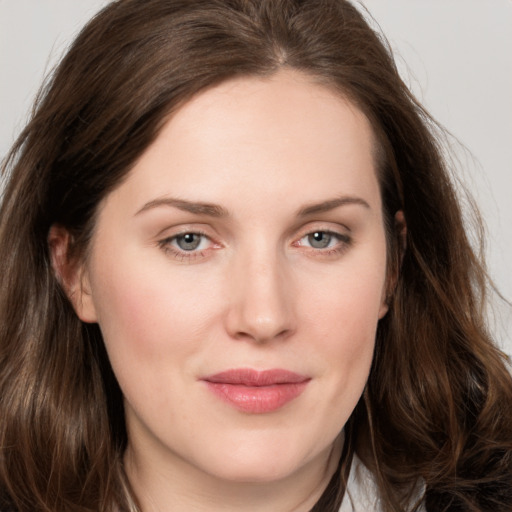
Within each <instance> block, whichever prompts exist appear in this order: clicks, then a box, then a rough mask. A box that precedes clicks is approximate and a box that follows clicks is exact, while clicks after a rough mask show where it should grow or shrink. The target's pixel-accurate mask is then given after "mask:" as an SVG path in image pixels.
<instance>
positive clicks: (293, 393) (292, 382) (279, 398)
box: [202, 368, 311, 414]
mask: <svg viewBox="0 0 512 512" xmlns="http://www.w3.org/2000/svg"><path fill="white" fill-rule="evenodd" d="M202 380H203V381H204V382H205V383H206V385H207V387H208V389H209V390H210V391H211V392H212V393H213V394H214V395H215V396H217V397H218V398H220V399H221V400H223V401H224V402H227V403H228V404H230V405H231V406H233V407H235V408H236V409H238V410H240V411H242V412H246V413H252V414H263V413H269V412H273V411H277V410H278V409H280V408H281V407H283V406H284V405H286V404H287V403H289V402H291V401H292V400H294V399H295V398H297V397H298V396H299V395H300V394H301V393H302V392H303V391H304V390H305V388H306V386H307V385H308V383H309V382H310V380H311V379H310V378H309V377H307V376H305V375H301V374H298V373H295V372H291V371H288V370H283V369H272V370H264V371H257V370H253V369H250V368H237V369H233V370H227V371H224V372H220V373H216V374H215V375H210V376H208V377H206V378H204V379H202Z"/></svg>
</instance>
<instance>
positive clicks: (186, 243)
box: [172, 233, 206, 251]
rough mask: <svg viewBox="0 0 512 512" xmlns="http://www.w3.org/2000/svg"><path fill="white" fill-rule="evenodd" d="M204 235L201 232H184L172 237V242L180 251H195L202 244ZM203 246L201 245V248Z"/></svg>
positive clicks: (204, 238) (204, 239)
mask: <svg viewBox="0 0 512 512" xmlns="http://www.w3.org/2000/svg"><path fill="white" fill-rule="evenodd" d="M205 241H206V237H205V236H204V235H202V234H201V233H184V234H183V235H178V236H176V237H174V238H173V239H172V242H174V244H175V245H176V246H177V247H178V248H179V249H181V250H182V251H195V250H197V249H199V248H200V247H201V245H204V242H205ZM202 248H203V247H201V249H202Z"/></svg>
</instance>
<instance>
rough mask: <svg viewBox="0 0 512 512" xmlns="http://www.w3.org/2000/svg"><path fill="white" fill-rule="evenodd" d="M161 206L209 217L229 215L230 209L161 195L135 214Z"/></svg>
mask: <svg viewBox="0 0 512 512" xmlns="http://www.w3.org/2000/svg"><path fill="white" fill-rule="evenodd" d="M160 206H171V207H174V208H178V210H183V211H184V212H188V213H193V214H196V215H207V216H209V217H227V216H228V211H227V210H226V209H225V208H223V207H222V206H219V205H217V204H212V203H199V202H193V201H185V200H184V199H176V198H173V197H161V198H158V199H154V200H153V201H149V202H148V203H146V204H145V205H144V206H143V207H142V208H141V209H140V210H138V211H137V213H136V214H135V215H139V214H141V213H143V212H145V211H148V210H152V209H154V208H158V207H160Z"/></svg>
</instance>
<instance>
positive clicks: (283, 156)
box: [75, 71, 387, 482]
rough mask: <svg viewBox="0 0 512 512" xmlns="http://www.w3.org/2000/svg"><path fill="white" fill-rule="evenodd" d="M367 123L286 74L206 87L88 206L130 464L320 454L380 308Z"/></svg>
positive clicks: (265, 461)
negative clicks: (94, 207)
mask: <svg viewBox="0 0 512 512" xmlns="http://www.w3.org/2000/svg"><path fill="white" fill-rule="evenodd" d="M372 154H373V137H372V131H371V128H370V126H369V124H368V121H367V119H366V118H365V117H364V116H363V114H362V113H361V112H360V111H359V110H358V109H357V108H356V107H355V106H354V105H353V104H351V103H350V102H348V101H347V100H345V99H343V98H342V97H340V96H339V95H336V94H334V93H333V92H330V91H329V90H328V89H327V88H324V87H323V86H320V85H318V84H314V83H313V82H312V81H310V80H309V79H308V78H307V77H305V76H304V75H301V74H299V73H292V72H290V71H288V72H280V73H278V74H276V75H274V76H273V77H272V78H269V79H259V78H240V79H236V80H233V81H228V82H225V83H222V84H221V85H219V86H217V87H215V88H212V89H210V90H207V91H206V92H203V93H201V94H199V95H197V96H196V97H195V98H194V99H192V100H191V101H190V102H188V103H187V104H186V105H185V106H183V107H182V108H181V109H180V110H179V111H178V112H176V113H175V114H174V115H173V116H172V118H171V119H170V120H169V121H168V122H167V123H166V124H165V126H164V128H163V129H162V131H161V133H160V134H159V136H158V138H157V139H156V141H155V142H154V143H153V145H151V146H150V147H149V148H148V149H147V151H146V152H145V153H144V154H143V155H142V157H141V158H140V160H139V161H138V162H137V164H136V165H135V167H134V168H133V170H132V171H131V172H130V174H129V175H128V177H127V179H126V180H125V181H123V182H122V184H121V185H120V186H119V187H118V188H117V189H116V190H114V191H113V192H112V193H110V195H108V197H107V198H106V199H105V200H104V202H103V203H102V205H101V208H100V211H99V216H98V222H97V226H96V229H95V233H94V235H93V239H92V245H91V252H90V257H89V258H88V260H87V261H86V263H84V268H83V269H82V270H83V276H82V282H81V285H82V292H81V295H80V296H78V297H76V298H75V306H76V309H77V312H78V314H79V316H80V317H81V318H82V319H83V320H84V321H88V322H98V323H99V325H100V328H101V331H102V333H103V336H104V339H105V344H106V347H107V351H108V355H109V357H110V360H111V363H112V367H113V369H114V372H115V374H116V376H117V379H118V381H119V384H120V387H121V389H122V391H123V394H124V397H125V410H126V423H127V429H128V437H129V447H128V451H129V453H131V454H132V456H133V460H135V461H136V462H137V463H138V464H139V465H140V467H143V466H145V465H146V466H147V465H148V462H149V465H154V466H155V467H157V468H159V471H160V473H162V472H165V471H167V469H164V468H168V469H169V468H174V469H171V471H174V470H175V469H176V468H180V474H183V473H182V472H186V471H189V472H190V473H191V474H192V473H194V472H196V473H197V474H208V475H210V476H214V477H216V478H221V479H223V480H230V481H234V480H235V481H239V482H248V481H254V482H263V481H268V480H278V479H281V478H286V477H289V476H291V475H293V474H296V473H297V472H300V471H303V470H305V468H307V467H313V466H314V465H315V464H317V465H318V464H320V463H322V464H325V462H326V460H327V458H328V455H329V453H330V451H331V449H332V447H333V446H334V442H335V440H336V438H337V437H338V435H339V434H340V431H341V430H342V428H343V426H344V424H345V422H346V421H347V419H348V417H349V416H350V414H351V412H352V410H353V409H354V407H355V405H356V403H357V401H358V400H359V398H360V395H361V393H362V391H363V388H364V386H365V382H366V380H367V376H368V372H369V368H370V364H371V360H372V354H373V349H374V339H375V330H376V326H377V322H378V320H379V319H380V318H381V317H382V316H383V315H384V314H385V313H386V310H387V308H386V305H385V302H384V298H385V289H386V240H385V232H384V225H383V217H382V207H381V198H380V194H379V185H378V181H377V177H376V170H375V165H374V160H373V157H372Z"/></svg>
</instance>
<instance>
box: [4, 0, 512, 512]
mask: <svg viewBox="0 0 512 512" xmlns="http://www.w3.org/2000/svg"><path fill="white" fill-rule="evenodd" d="M285 67H288V68H292V69H295V70H298V71H301V72H303V73H305V74H307V75H309V76H311V77H313V78H314V79H315V80H317V81H318V82H319V83H321V84H324V85H325V86H326V87H330V88H332V89H333V90H336V91H338V92H339V93H340V94H342V95H344V96H345V97H347V98H349V99H350V100H351V101H352V102H353V103H354V104H355V105H357V106H358V107H359V108H360V109H361V110H362V111H363V112H364V113H365V115H366V116H367V117H368V119H369V121H370V123H371V125H372V127H373V130H374V132H375V135H376V139H377V141H378V144H377V145H378V151H377V156H376V159H377V164H378V166H377V167H378V175H379V182H380V186H381V193H382V198H383V208H384V216H385V219H386V222H387V238H388V253H389V254H388V260H389V269H388V272H389V274H390V276H392V279H390V282H392V283H393V286H390V289H389V293H388V296H389V303H390V310H389V313H388V314H387V315H386V316H385V317H384V319H382V320H381V322H380V324H379V327H378V331H377V340H376V349H375V355H374V360H373V364H372V368H371V373H370V377H369V380H368V384H367V387H366V390H365V392H364V395H363V397H362V398H361V400H360V402H359V403H358V405H357V407H356V409H355V410H354V412H353V414H352V416H351V417H350V419H349V421H348V423H347V425H346V427H345V430H346V434H347V435H346V443H345V447H344V452H343V455H342V460H341V461H340V467H339V471H338V472H337V473H336V475H335V477H333V479H332V481H331V482H330V484H329V486H328V488H327V489H326V491H325V493H324V495H323V496H322V497H321V499H320V501H319V502H318V503H317V505H316V506H315V507H314V509H313V510H315V511H321V512H333V511H336V510H338V508H339V505H340V503H341V500H342V498H343V495H344V492H345V484H346V481H347V478H348V471H349V470H350V461H351V459H352V456H353V455H354V454H357V456H358V457H359V458H360V459H361V460H362V461H363V462H364V464H365V465H366V466H367V467H368V468H369V470H370V471H371V472H372V474H373V475H374V477H375V480H376V482H377V485H378V488H379V493H380V496H381V501H382V506H383V509H384V510H385V511H406V510H416V509H417V508H418V507H419V506H420V504H422V505H423V506H425V507H426V509H427V510H428V511H436V512H439V511H448V510H449V511H451V512H454V511H462V510H464V511H472V510H473V511H477V510H478V511H481V510H486V511H487V510H492V511H494V510H504V509H505V508H506V507H509V506H510V504H511V503H512V380H511V377H510V374H509V373H508V369H507V366H506V364H507V363H506V360H505V356H504V355H503V354H502V353H501V352H500V351H499V350H498V349H497V348H496V347H495V345H494V344H493V342H492V339H491V337H490V335H489V333H488V331H487V328H486V321H485V309H484V303H485V296H486V290H487V288H488V280H487V277H486V273H485V268H484V267H483V264H482V263H481V259H480V258H479V257H478V256H477V254H476V253H475V251H474V250H473V249H472V247H471V244H470V243H469V240H468V236H467V231H466V228H465V226H464V221H463V216H462V212H461V207H460V202H459V200H458V199H457V196H456V189H455V187H454V185H453V182H452V181H453V180H452V178H451V177H450V176H451V175H450V172H449V170H448V169H447V166H446V164H445V162H444V160H443V157H442V154H443V150H442V145H441V143H440V141H441V140H442V139H441V137H440V134H439V131H438V129H437V127H436V124H435V123H434V122H433V121H432V119H431V118H430V117H429V115H428V114H427V112H426V111H425V110H424V109H423V108H422V107H421V106H420V105H419V104H418V102H417V101H416V100H415V99H414V97H413V96H412V95H411V93H410V92H409V91H408V89H407V87H406V86H405V85H404V83H403V82H402V80H401V79H400V77H399V74H398V72H397V70H396V67H395V64H394V61H393V58H392V55H391V52H390V51H389V48H388V45H387V43H386V42H385V40H384V39H383V37H382V36H381V35H379V34H378V33H376V32H374V31H373V30H372V29H371V28H370V26H369V25H368V23H367V22H366V21H365V19H364V17H363V16H362V15H361V14H360V13H359V12H358V10H357V9H356V8H355V7H354V6H353V5H352V4H350V3H349V2H347V1H344V0H118V1H115V2H112V3H110V4H109V5H108V6H107V7H106V8H105V9H103V10H102V11H101V12H100V13H99V14H97V15H96V16H95V17H94V18H93V19H92V20H91V22H90V23H89V24H88V25H87V26H86V27H85V28H84V29H83V31H82V32H81V33H80V34H79V36H78V37H77V39H76V40H75V42H74V44H73V45H72V46H71V48H70V49H69V51H68V52H67V54H66V55H65V57H64V58H63V60H62V62H61V63H60V65H59V66H58V67H57V68H56V70H55V71H54V72H53V74H52V75H51V77H50V78H49V79H48V81H47V82H46V84H45V85H44V87H43V89H42V90H41V92H40V95H39V97H38V100H37V102H36V106H35V107H34V111H33V114H32V117H31V120H30V122H29V123H28V125H27V127H26V128H25V129H24V131H23V132H22V133H21V135H20V137H19V138H18V140H17V142H16V143H15V145H14V147H13V149H12V150H11V152H10V154H9V155H8V158H7V159H6V161H5V162H4V165H3V176H4V180H5V189H4V192H3V201H2V205H1V210H0V269H1V270H0V272H1V273H0V509H1V510H2V511H7V510H15V511H17V512H43V511H44V512H50V511H51V512H56V511H59V512H60V511H77V512H78V511H104V512H113V511H114V510H116V511H117V510H118V511H136V510H138V508H137V500H136V497H135V496H134V495H133V493H132V492H131V490H130V486H129V483H128V481H127V479H126V477H125V475H124V471H123V464H122V459H123V452H124V449H125V446H126V442H127V440H126V430H125V425H124V419H123V402H122V394H121V391H120V389H119V386H118V384H117V382H116V379H115V376H114V375H113V372H112V369H111V367H110V364H109V362H108V358H107V356H106V353H105V349H104V345H103V340H102V338H101V334H100V331H99V328H98V326H97V325H94V324H92V325H91V324H84V323H81V322H80V320H79V319H78V318H77V316H76V314H75V313H74V311H73V308H72V306H71V304H70V302H69V300H68V298H67V297H66V294H65V293H64V291H63V289H62V287H61V286H60V284H59V282H58V280H57V279H56V277H55V274H54V271H53V269H52V265H51V259H50V250H49V247H48V241H47V239H48V232H49V229H50V227H51V226H52V225H54V224H59V225H62V226H64V227H65V228H66V229H67V230H68V231H69V232H70V234H71V238H72V244H71V247H70V253H69V255H68V257H69V258H70V259H80V258H83V257H84V255H85V254H86V252H87V248H88V243H89V240H90V237H91V233H92V230H93V228H94V225H95V218H96V211H97V208H98V204H99V203H100V202H101V200H102V199H103V198H104V197H105V196H106V195H107V194H109V192H111V191H112V190H113V189H114V188H115V187H116V186H118V185H119V183H120V182H121V181H122V180H123V178H124V177H125V176H126V175H127V173H128V172H129V171H130V169H131V168H132V167H133V165H134V163H135V162H136V161H137V159H138V158H139V157H140V156H141V154H142V153H143V152H144V151H145V150H146V148H147V147H148V146H149V144H150V143H151V142H152V141H153V140H154V139H155V137H156V136H157V135H158V133H159V130H160V128H161V126H162V125H163V123H164V122H165V120H166V119H168V117H169V115H170V114H171V113H172V112H173V111H175V110H176V109H178V108H179V107H180V106H181V105H183V103H185V102H186V101H187V100H189V99H190V98H191V97H192V96H193V95H194V94H197V93H198V92H200V91H202V90H205V89H206V88H208V87H212V86H214V85H216V84H218V83H220V82H222V81H224V80H227V79H230V78H234V77H237V76H260V77H261V76H270V75H272V74H273V73H276V72H277V71H278V70H279V69H282V68H285ZM398 210H403V212H404V215H405V218H406V222H407V240H406V245H407V248H406V250H405V253H403V252H402V250H401V245H402V243H401V239H400V236H399V234H398V233H397V232H396V229H395V227H394V217H395V213H396V212H397V211H398ZM477 226H478V224H477ZM418 489H422V490H423V491H422V493H421V495H420V496H416V498H417V500H416V501H414V499H415V496H414V493H415V492H417V490H418Z"/></svg>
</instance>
